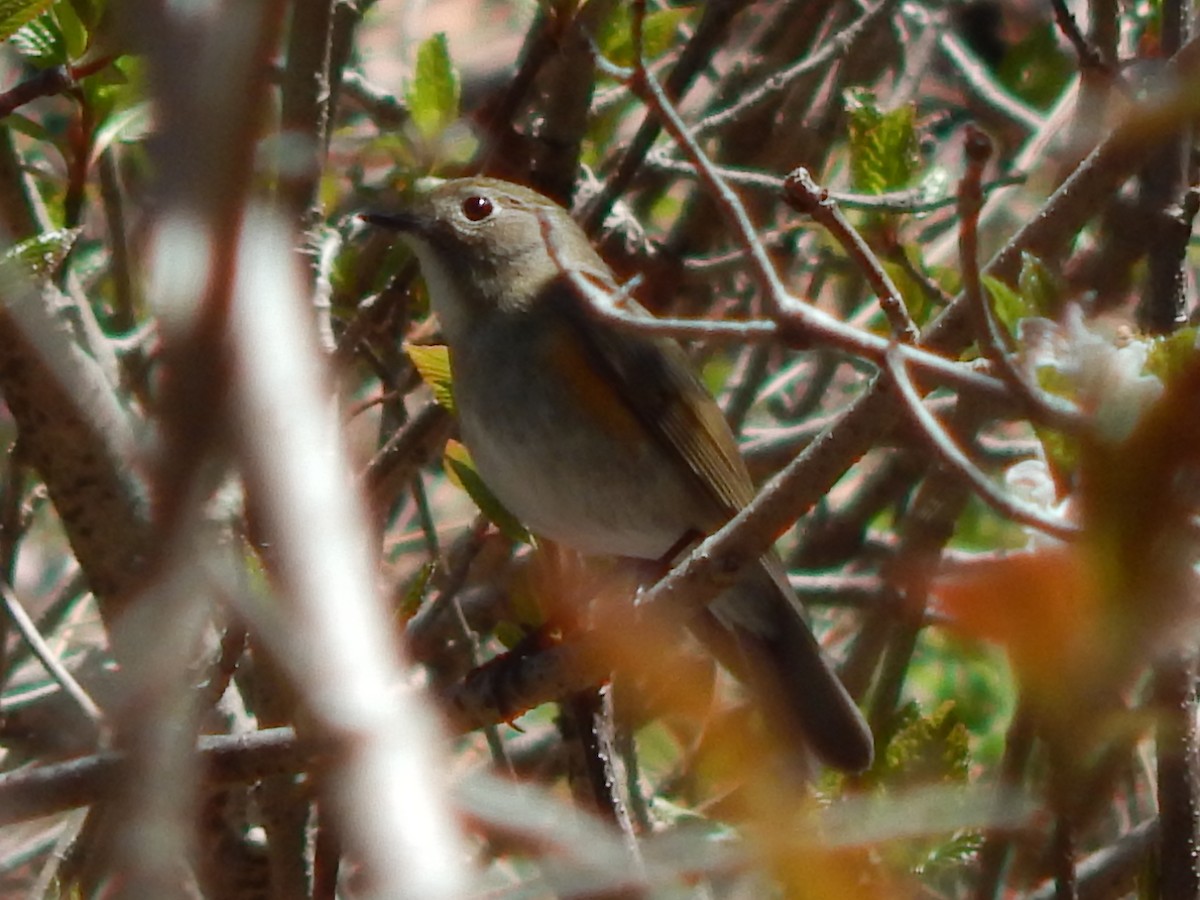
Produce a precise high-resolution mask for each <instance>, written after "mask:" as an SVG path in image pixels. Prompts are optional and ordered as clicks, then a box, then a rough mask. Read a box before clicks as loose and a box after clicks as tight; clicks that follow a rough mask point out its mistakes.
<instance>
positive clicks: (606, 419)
mask: <svg viewBox="0 0 1200 900" xmlns="http://www.w3.org/2000/svg"><path fill="white" fill-rule="evenodd" d="M555 334H556V335H558V336H559V337H560V338H561V339H559V340H552V341H550V342H548V346H547V348H546V362H547V364H548V366H549V368H551V369H552V370H553V371H554V372H555V373H557V375H558V376H559V377H560V378H561V379H562V381H563V384H564V385H567V386H569V390H568V391H567V393H570V394H572V395H574V396H575V397H578V398H579V402H580V404H582V405H583V406H584V407H585V408H586V409H588V410H590V411H591V413H592V416H593V417H594V421H595V423H596V425H597V426H598V427H602V428H604V429H606V430H607V431H609V432H610V433H611V434H612V435H613V437H614V438H617V439H620V440H623V441H629V442H631V443H632V444H633V445H634V446H636V445H637V444H640V443H642V442H644V441H645V428H644V427H643V426H642V423H641V422H639V421H638V419H637V417H636V416H635V415H634V414H633V411H632V410H631V409H630V408H629V404H628V403H626V402H625V401H624V400H622V399H621V396H620V394H619V393H618V392H617V390H616V389H615V386H614V385H613V384H611V383H610V382H608V381H607V380H606V379H605V377H604V376H603V375H602V374H601V373H600V372H597V371H596V369H595V367H594V366H593V365H592V364H591V361H590V360H589V359H588V354H587V353H586V352H583V350H582V349H581V348H580V347H579V346H578V344H577V343H576V341H575V337H574V335H573V334H572V332H571V330H570V328H564V329H562V330H559V331H556V332H555Z"/></svg>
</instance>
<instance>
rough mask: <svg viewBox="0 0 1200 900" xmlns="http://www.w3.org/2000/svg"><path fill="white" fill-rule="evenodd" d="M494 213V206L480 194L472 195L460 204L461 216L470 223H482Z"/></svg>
mask: <svg viewBox="0 0 1200 900" xmlns="http://www.w3.org/2000/svg"><path fill="white" fill-rule="evenodd" d="M495 211H496V206H495V204H493V203H492V201H491V200H489V199H488V198H487V197H484V196H482V195H481V194H472V195H471V196H470V197H467V198H466V199H465V200H463V202H462V214H463V215H464V216H466V217H467V220H468V221H471V222H482V221H483V220H484V219H486V218H488V217H489V216H490V215H491V214H492V213H493V212H495Z"/></svg>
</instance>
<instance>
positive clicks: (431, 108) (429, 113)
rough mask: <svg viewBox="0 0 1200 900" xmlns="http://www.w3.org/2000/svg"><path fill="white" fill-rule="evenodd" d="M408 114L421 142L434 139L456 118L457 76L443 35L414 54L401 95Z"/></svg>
mask: <svg viewBox="0 0 1200 900" xmlns="http://www.w3.org/2000/svg"><path fill="white" fill-rule="evenodd" d="M405 98H406V99H407V101H408V112H409V115H410V116H411V117H412V121H413V124H414V125H415V126H416V128H417V131H418V132H420V134H421V136H422V137H424V138H433V137H436V136H437V135H438V134H440V133H441V131H442V130H443V129H444V128H445V127H446V126H447V125H449V124H450V123H451V122H453V121H454V120H455V119H457V118H458V102H459V81H458V72H457V71H455V69H454V64H453V63H452V62H451V61H450V50H449V46H448V45H447V43H446V35H445V34H443V33H441V32H439V33H437V34H435V35H434V36H433V37H431V38H429V39H428V40H426V41H425V42H424V43H422V44H421V46H420V48H419V49H418V50H417V69H416V72H415V74H414V75H413V79H412V82H411V83H410V84H409V85H408V90H407V91H406V92H405Z"/></svg>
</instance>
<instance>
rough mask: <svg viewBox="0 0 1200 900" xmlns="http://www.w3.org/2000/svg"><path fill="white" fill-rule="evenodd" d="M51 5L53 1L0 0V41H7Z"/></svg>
mask: <svg viewBox="0 0 1200 900" xmlns="http://www.w3.org/2000/svg"><path fill="white" fill-rule="evenodd" d="M53 3H54V0H0V39H2V40H8V39H9V38H10V37H12V36H13V35H15V34H16V33H17V32H18V31H19V30H20V29H21V28H22V27H24V26H27V25H29V24H30V23H31V22H33V20H34V19H36V18H37V17H38V16H40V15H41V14H42V13H44V12H45V11H46V10H48V9H49V8H50V7H51V5H53Z"/></svg>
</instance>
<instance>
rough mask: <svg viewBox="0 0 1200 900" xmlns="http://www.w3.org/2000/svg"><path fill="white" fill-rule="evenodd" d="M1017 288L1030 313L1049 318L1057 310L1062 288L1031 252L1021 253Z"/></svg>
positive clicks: (1051, 273)
mask: <svg viewBox="0 0 1200 900" xmlns="http://www.w3.org/2000/svg"><path fill="white" fill-rule="evenodd" d="M1017 290H1018V292H1019V293H1020V295H1021V297H1022V298H1024V301H1025V303H1026V305H1027V306H1028V307H1029V309H1030V313H1029V314H1030V315H1033V316H1044V317H1046V318H1050V317H1051V316H1053V315H1054V313H1055V311H1057V310H1058V308H1059V306H1060V305H1061V304H1060V299H1061V297H1062V289H1061V287H1060V286H1059V283H1058V278H1057V277H1055V275H1054V273H1053V272H1051V271H1050V270H1049V269H1048V268H1046V266H1045V264H1044V263H1043V262H1042V261H1041V260H1040V259H1038V258H1037V257H1036V256H1034V255H1033V254H1032V253H1028V252H1024V251H1022V253H1021V274H1020V275H1018V276H1017Z"/></svg>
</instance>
